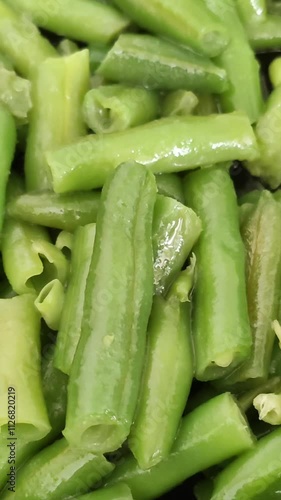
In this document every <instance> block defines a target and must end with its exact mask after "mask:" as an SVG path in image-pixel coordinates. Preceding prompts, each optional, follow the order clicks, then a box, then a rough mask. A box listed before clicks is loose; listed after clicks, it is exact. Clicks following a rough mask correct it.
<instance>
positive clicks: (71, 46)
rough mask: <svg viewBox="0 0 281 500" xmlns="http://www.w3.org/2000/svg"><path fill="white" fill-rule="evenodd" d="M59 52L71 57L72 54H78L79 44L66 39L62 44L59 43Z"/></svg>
mask: <svg viewBox="0 0 281 500" xmlns="http://www.w3.org/2000/svg"><path fill="white" fill-rule="evenodd" d="M57 50H58V53H59V54H61V55H62V56H70V55H71V54H74V53H75V52H78V50H79V47H78V45H77V43H75V42H73V41H72V40H68V38H64V39H63V40H61V42H59V44H58V46H57Z"/></svg>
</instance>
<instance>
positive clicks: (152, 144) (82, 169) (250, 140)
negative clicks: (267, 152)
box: [47, 113, 259, 193]
mask: <svg viewBox="0 0 281 500" xmlns="http://www.w3.org/2000/svg"><path fill="white" fill-rule="evenodd" d="M206 138H208V140H207V141H206ZM258 155H259V152H258V149H257V144H256V139H255V136H254V133H253V130H252V128H251V127H250V122H249V120H248V118H247V117H246V116H245V115H244V114H242V113H231V114H223V115H211V116H204V117H201V116H184V117H173V118H162V119H160V120H157V121H155V122H151V123H149V124H145V125H141V126H139V127H135V128H132V129H128V130H125V131H123V132H115V133H112V134H100V135H90V136H88V137H86V138H85V139H82V140H80V141H78V142H76V143H74V144H71V145H69V146H66V147H63V148H61V149H58V150H56V151H53V152H50V153H48V154H47V162H48V164H49V166H50V170H51V174H52V178H53V187H54V190H55V192H57V193H63V192H67V191H77V190H79V189H84V190H89V189H92V188H96V187H101V186H102V185H103V184H104V182H105V180H106V178H107V176H108V175H109V174H110V173H111V172H112V171H113V170H114V169H115V168H116V167H117V166H118V165H119V164H120V163H123V162H125V161H128V158H130V159H131V160H133V161H137V162H138V163H142V164H144V165H146V166H147V167H148V168H149V169H150V170H151V171H152V172H154V173H172V172H180V171H183V170H190V169H194V168H196V167H199V166H203V167H204V166H206V167H207V166H209V165H210V163H212V162H213V163H219V162H224V161H229V160H234V159H237V160H246V159H248V160H252V159H255V158H256V157H258Z"/></svg>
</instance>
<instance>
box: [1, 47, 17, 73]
mask: <svg viewBox="0 0 281 500" xmlns="http://www.w3.org/2000/svg"><path fill="white" fill-rule="evenodd" d="M0 65H1V67H3V68H6V69H8V70H9V71H13V69H14V66H13V65H12V63H11V61H10V59H9V58H8V57H7V56H5V55H4V54H2V52H0Z"/></svg>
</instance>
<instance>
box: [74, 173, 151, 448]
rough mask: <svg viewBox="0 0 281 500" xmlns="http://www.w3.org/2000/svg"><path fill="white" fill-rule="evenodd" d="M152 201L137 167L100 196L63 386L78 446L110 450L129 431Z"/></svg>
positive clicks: (142, 330) (147, 284) (147, 291)
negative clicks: (77, 337) (79, 316)
mask: <svg viewBox="0 0 281 500" xmlns="http://www.w3.org/2000/svg"><path fill="white" fill-rule="evenodd" d="M121 192H122V193H124V194H123V195H122V196H121V198H120V193H121ZM155 196H156V184H155V180H154V177H153V175H152V174H151V173H150V172H149V171H148V170H147V169H146V168H145V167H143V166H142V165H138V164H135V165H131V164H123V165H121V166H120V167H119V168H118V169H117V170H116V171H115V172H114V174H113V176H112V177H111V179H110V180H109V181H108V183H107V184H106V186H105V188H104V190H103V193H102V199H101V207H100V210H99V214H98V220H97V233H96V240H95V245H94V249H93V254H92V260H91V264H90V270H89V274H88V278H87V285H86V293H85V302H84V309H83V319H82V327H81V339H80V341H79V344H78V347H77V351H76V354H75V357H74V360H73V364H72V367H71V372H70V383H69V389H68V407H67V418H66V427H65V430H64V435H65V437H66V438H67V439H68V441H69V442H70V443H71V444H73V445H76V446H80V447H81V446H84V447H86V448H88V449H91V450H103V451H105V450H106V451H113V450H116V449H117V448H118V447H119V446H120V445H121V444H122V443H123V442H124V440H125V439H126V437H127V436H128V434H129V432H130V427H131V424H132V420H133V416H134V411H135V407H136V403H137V397H138V392H139V387H140V379H141V373H142V369H143V362H144V354H145V341H146V328H147V323H148V318H149V314H150V309H151V304H152V294H153V256H152V238H151V232H152V215H153V207H154V203H155ZM117 291H118V293H117ZM89 383H90V387H89ZM85 391H86V392H87V397H86V393H85Z"/></svg>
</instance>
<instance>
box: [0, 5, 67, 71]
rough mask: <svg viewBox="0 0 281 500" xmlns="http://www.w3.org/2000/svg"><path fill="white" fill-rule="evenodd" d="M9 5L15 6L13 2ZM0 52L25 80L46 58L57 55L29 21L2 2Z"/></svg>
mask: <svg viewBox="0 0 281 500" xmlns="http://www.w3.org/2000/svg"><path fill="white" fill-rule="evenodd" d="M11 4H12V5H13V6H15V2H14V1H13V2H11ZM0 50H1V51H2V52H3V54H4V55H6V56H7V57H8V59H10V60H11V62H12V64H13V65H14V67H15V69H16V70H17V71H18V72H19V73H20V74H22V75H23V76H24V77H26V78H30V77H32V75H33V74H34V71H35V70H36V68H37V67H38V65H39V64H40V63H41V62H42V61H44V60H45V59H47V57H55V56H56V55H57V52H56V50H55V48H54V47H53V46H52V45H51V43H50V42H49V41H48V40H47V39H46V38H43V37H42V36H41V35H40V33H39V31H38V29H37V28H36V26H35V25H34V24H33V23H32V22H31V21H30V19H28V18H27V17H26V16H23V15H22V14H20V13H18V12H17V11H15V10H14V9H13V8H12V7H9V5H7V3H6V2H5V3H4V2H3V1H1V2H0Z"/></svg>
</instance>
